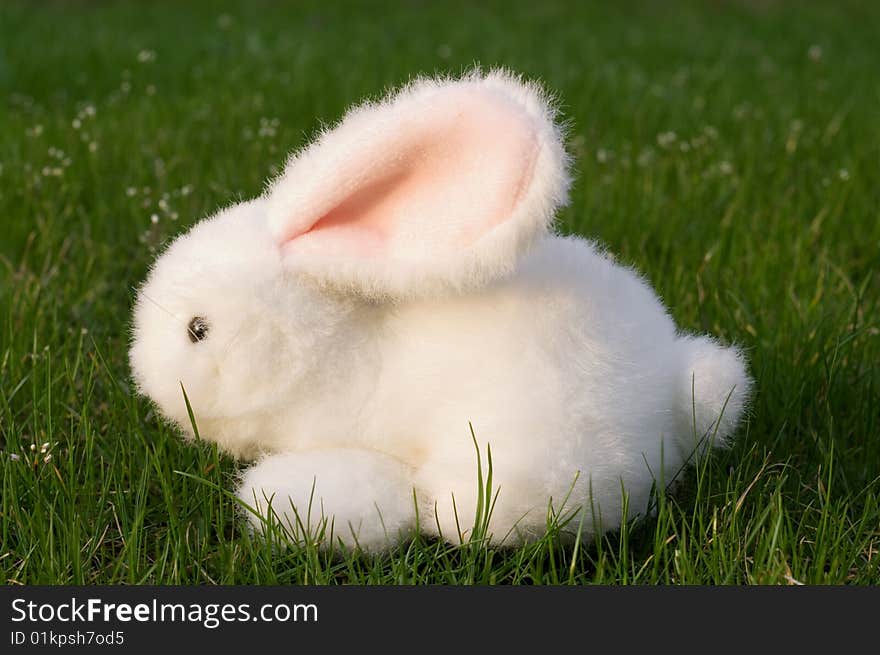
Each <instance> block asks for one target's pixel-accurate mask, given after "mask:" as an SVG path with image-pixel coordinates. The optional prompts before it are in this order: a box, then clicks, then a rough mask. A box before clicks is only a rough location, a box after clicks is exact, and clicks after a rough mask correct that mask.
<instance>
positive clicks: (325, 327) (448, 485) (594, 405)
mask: <svg viewBox="0 0 880 655" xmlns="http://www.w3.org/2000/svg"><path fill="white" fill-rule="evenodd" d="M568 185H569V176H568V157H567V155H566V152H565V149H564V146H563V138H562V135H561V133H560V129H559V127H558V126H557V124H556V123H555V116H554V110H553V108H552V106H551V104H550V103H549V102H548V99H547V97H546V96H545V95H544V94H543V93H542V92H541V90H540V89H539V88H538V87H537V86H535V85H534V84H531V83H526V82H523V81H522V80H520V79H519V78H518V77H515V76H513V75H511V74H509V73H506V72H503V71H494V72H491V73H488V74H482V73H479V72H474V73H471V74H469V75H467V76H465V77H463V78H461V79H452V80H449V79H438V80H428V79H421V80H418V81H416V82H414V83H412V84H410V85H408V86H406V87H405V88H403V89H401V90H399V91H397V92H395V93H393V94H391V95H389V96H388V97H387V98H386V99H384V100H382V101H380V102H368V103H365V104H363V105H361V106H359V107H357V108H355V109H353V110H351V111H349V112H348V113H347V114H346V116H345V117H344V118H343V119H342V121H341V122H340V123H339V124H338V125H337V126H336V127H335V128H333V129H331V130H329V131H325V132H324V133H322V134H321V135H320V136H319V137H318V138H317V139H316V140H315V141H314V142H313V143H312V144H311V145H309V146H308V147H306V148H305V149H303V150H302V151H300V152H299V153H297V154H295V155H293V156H292V157H291V158H290V160H289V161H288V162H287V165H286V168H285V170H284V172H283V174H281V175H280V176H279V177H278V178H277V179H276V180H274V182H272V183H271V185H270V186H269V187H268V189H267V191H266V192H265V193H264V194H263V195H262V196H261V197H259V198H257V199H254V200H251V201H248V202H243V203H240V204H237V205H234V206H232V207H228V208H226V209H223V210H222V211H220V212H218V213H217V214H216V215H214V216H212V217H211V218H208V219H206V220H204V221H202V222H200V223H198V224H197V225H196V226H195V227H193V228H192V229H191V230H190V231H189V232H188V233H187V234H185V235H183V236H181V237H180V238H178V239H177V240H176V241H174V242H173V243H172V244H171V246H170V247H169V248H168V249H167V250H166V251H165V252H164V253H163V254H162V256H161V257H160V258H159V259H158V261H156V263H155V265H154V266H153V269H152V271H151V273H150V275H149V278H148V279H147V281H146V282H145V284H144V285H143V286H142V288H141V290H140V292H139V295H138V299H137V303H136V306H135V310H134V334H133V342H132V345H131V353H130V359H131V365H132V368H133V371H134V375H135V379H136V381H137V384H138V387H139V388H140V390H141V391H142V392H143V393H145V394H146V395H148V396H149V397H150V398H152V399H153V401H154V402H155V403H156V404H157V405H158V407H159V408H160V409H161V411H162V412H163V413H164V414H165V415H166V416H167V417H168V418H170V419H171V420H173V421H174V422H176V423H177V424H178V425H180V426H181V428H182V429H183V430H185V431H187V432H191V431H192V428H191V425H190V420H189V416H188V411H187V407H186V403H185V401H184V395H183V393H182V390H181V385H182V386H183V388H184V389H185V391H186V394H187V396H188V398H189V401H190V404H191V407H192V410H193V412H194V416H195V419H196V425H197V426H198V429H199V432H200V434H201V436H202V437H203V438H206V439H210V440H213V441H216V442H217V443H218V444H219V445H220V447H222V448H223V449H224V450H226V451H227V452H229V453H231V454H233V455H235V456H239V457H243V458H257V461H256V463H255V464H254V465H253V466H252V467H251V468H250V469H248V470H247V471H246V472H245V473H244V475H243V478H242V480H241V484H240V488H239V490H238V494H239V496H240V497H241V498H242V499H243V500H244V501H245V502H246V503H247V504H249V505H250V506H252V507H254V508H256V509H257V510H258V511H259V512H260V513H262V514H266V513H267V512H269V505H270V503H271V507H272V511H273V512H274V514H275V515H276V516H277V518H278V519H280V520H281V522H282V523H283V524H285V525H286V526H287V527H288V528H289V530H290V532H291V538H292V539H294V540H296V539H299V538H301V532H302V531H303V530H307V531H311V530H313V529H315V528H316V527H317V526H318V522H319V521H321V520H322V517H323V518H324V519H328V520H330V521H331V522H332V526H333V534H334V540H333V541H334V543H330V542H329V540H328V541H327V542H325V544H324V546H325V547H330V548H332V547H336V546H338V545H339V544H340V543H341V544H343V545H345V546H348V547H352V546H357V547H360V548H362V549H364V550H366V551H377V550H383V549H386V548H389V547H391V546H393V545H394V544H395V543H397V542H398V541H399V540H400V539H402V538H405V537H406V536H407V535H408V534H411V533H412V531H413V530H414V529H415V527H416V521H417V515H418V524H419V526H420V529H421V530H422V531H423V532H425V533H426V534H430V535H439V536H441V537H442V538H445V539H447V540H451V541H458V540H459V539H460V538H462V537H465V538H467V535H468V531H469V529H471V528H472V527H473V526H474V519H475V514H476V512H477V505H478V501H477V491H478V484H477V451H476V450H475V444H474V441H473V439H472V436H471V430H470V428H469V423H470V424H472V425H473V430H474V432H475V434H476V437H477V439H478V441H479V443H480V444H483V445H485V444H486V443H488V444H489V445H490V447H491V452H492V459H493V466H494V472H493V476H494V481H493V488H494V489H495V490H497V493H498V495H497V500H496V504H495V506H494V508H493V511H492V514H491V521H490V522H489V525H488V532H489V533H490V534H491V537H490V539H491V540H492V542H493V543H501V542H503V543H504V544H512V545H515V544H518V543H522V542H523V541H526V540H529V539H534V538H536V537H538V536H540V535H541V534H543V533H544V532H545V530H546V527H547V520H548V511H552V512H553V513H554V514H556V515H559V516H570V517H573V519H572V520H571V521H569V523H568V524H567V527H566V528H565V529H566V530H569V531H572V532H573V531H576V530H578V529H582V530H583V532H584V533H585V537H589V536H590V535H592V534H595V533H596V532H598V531H599V530H601V529H607V528H616V527H618V526H619V524H620V520H621V519H622V518H623V516H622V515H623V511H624V510H623V508H624V507H627V508H628V515H629V516H632V515H635V514H637V513H640V512H644V511H645V509H646V506H647V504H648V501H649V497H650V494H651V490H652V486H653V485H654V484H655V481H656V482H657V483H658V484H659V483H660V482H661V481H665V482H670V481H671V480H672V478H673V477H674V476H675V474H676V473H677V472H678V471H680V469H681V467H682V466H683V464H684V463H685V462H687V461H688V459H689V458H690V456H691V455H692V454H694V453H697V454H699V453H700V452H702V451H703V450H705V448H703V447H702V446H703V445H705V444H707V443H709V442H710V441H712V443H713V444H714V445H718V444H723V443H724V442H725V440H727V439H728V437H729V436H730V435H731V434H732V433H733V431H734V430H735V428H736V426H737V423H738V421H739V419H740V416H741V414H742V412H743V408H744V405H745V403H746V401H747V399H748V394H749V390H750V386H751V382H750V379H749V377H748V375H747V373H746V370H745V365H744V360H743V357H742V355H741V354H740V352H739V351H738V350H736V349H735V348H732V347H723V346H721V345H719V344H718V343H716V342H715V341H713V340H712V339H711V338H707V337H696V336H687V335H681V334H679V333H677V331H676V328H675V325H674V324H673V322H672V320H671V319H670V317H669V315H668V314H667V313H666V311H665V310H664V308H663V306H662V305H661V303H660V301H659V300H658V299H657V297H656V296H655V294H654V293H653V292H652V290H651V289H650V288H649V287H648V285H647V284H645V282H644V281H643V280H642V279H641V278H640V277H639V276H638V274H636V273H635V272H633V271H632V270H631V269H628V268H625V267H623V266H620V265H618V264H615V263H614V262H613V261H612V259H611V258H610V257H609V256H607V255H605V254H604V253H602V252H601V250H599V249H598V248H597V247H596V245H594V244H593V243H591V242H589V241H585V240H583V239H580V238H577V237H571V236H569V237H564V236H558V235H556V234H555V233H554V232H553V230H552V222H553V218H554V212H555V211H556V209H557V208H558V207H560V205H562V204H563V203H565V202H566V199H567V192H568ZM713 440H714V441H713ZM485 467H486V461H485V451H484V455H483V470H484V472H485ZM623 491H625V493H626V495H627V496H628V503H627V504H626V505H624V503H623V497H624V494H623V493H622V492H623ZM551 508H552V509H551ZM252 519H253V521H254V522H255V524H257V525H259V524H260V523H261V520H260V518H259V517H256V516H254V517H252Z"/></svg>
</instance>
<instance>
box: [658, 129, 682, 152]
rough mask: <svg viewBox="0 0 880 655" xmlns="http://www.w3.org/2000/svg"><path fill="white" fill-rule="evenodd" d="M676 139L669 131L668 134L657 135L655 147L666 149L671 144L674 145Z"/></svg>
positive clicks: (674, 134)
mask: <svg viewBox="0 0 880 655" xmlns="http://www.w3.org/2000/svg"><path fill="white" fill-rule="evenodd" d="M677 138H678V135H677V134H676V133H675V132H673V131H671V130H670V131H668V132H661V133H660V134H658V135H657V145H659V146H660V147H661V148H668V147H669V146H671V145H672V144H673V143H675V140H676V139H677Z"/></svg>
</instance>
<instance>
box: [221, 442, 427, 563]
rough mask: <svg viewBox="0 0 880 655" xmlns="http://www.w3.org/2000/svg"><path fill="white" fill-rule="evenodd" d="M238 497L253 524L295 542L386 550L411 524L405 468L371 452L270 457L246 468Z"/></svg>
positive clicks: (412, 511) (412, 512) (409, 486)
mask: <svg viewBox="0 0 880 655" xmlns="http://www.w3.org/2000/svg"><path fill="white" fill-rule="evenodd" d="M237 494H238V497H239V498H240V499H241V500H242V501H243V502H244V503H245V504H246V505H247V506H249V507H250V508H253V510H255V511H249V512H248V517H249V519H250V522H251V524H252V525H253V527H254V528H255V529H256V530H257V531H260V532H265V530H266V528H267V526H268V524H270V523H275V524H277V525H279V526H280V527H281V528H282V529H283V530H284V532H285V533H286V535H287V536H288V537H289V538H290V540H291V541H292V542H294V543H303V542H312V543H315V544H317V545H318V546H319V547H321V548H325V549H332V548H334V547H335V546H338V545H339V544H342V545H343V546H344V547H346V548H348V549H353V548H359V549H360V550H363V551H365V552H377V551H382V550H387V549H388V548H389V547H391V546H393V545H394V544H395V543H397V542H398V541H400V540H402V539H404V538H406V537H407V536H408V535H409V534H411V533H412V532H413V530H414V529H415V526H416V503H415V501H414V496H413V484H412V479H411V474H410V471H409V470H408V469H407V468H406V466H404V465H403V464H402V463H401V462H400V461H398V460H396V459H394V458H392V457H389V456H387V455H383V454H380V453H378V452H375V451H371V450H358V449H332V450H329V449H328V450H317V451H306V452H290V453H280V454H274V455H268V456H266V457H264V458H263V459H261V460H260V461H259V462H257V463H256V464H255V465H254V466H252V467H251V468H249V469H248V470H247V471H245V473H244V475H243V477H242V481H241V484H240V486H239V488H238V492H237Z"/></svg>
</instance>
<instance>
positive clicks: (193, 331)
mask: <svg viewBox="0 0 880 655" xmlns="http://www.w3.org/2000/svg"><path fill="white" fill-rule="evenodd" d="M208 330H209V326H208V321H206V320H205V319H204V318H202V317H201V316H193V319H192V320H191V321H190V322H189V326H188V327H187V332H188V333H189V340H190V341H192V342H193V343H195V342H196V341H201V340H202V339H204V338H205V337H207V336H208Z"/></svg>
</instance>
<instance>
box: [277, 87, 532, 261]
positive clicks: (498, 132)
mask: <svg viewBox="0 0 880 655" xmlns="http://www.w3.org/2000/svg"><path fill="white" fill-rule="evenodd" d="M377 111H382V109H379V110H377ZM366 141H367V143H366V144H365V145H364V147H363V148H361V149H359V150H357V151H356V153H355V154H354V155H353V156H352V157H350V158H348V159H346V160H345V161H343V162H341V164H340V166H339V167H338V169H337V170H336V171H335V172H334V178H335V179H334V180H333V181H332V183H331V187H330V193H329V194H328V195H329V196H330V197H328V198H326V199H325V200H326V201H325V202H321V203H319V206H323V207H324V208H326V209H324V210H322V211H319V212H318V213H317V214H316V215H315V216H314V218H313V219H312V220H308V219H307V218H306V217H302V218H301V219H299V220H297V221H296V222H297V223H298V224H300V225H309V224H311V228H310V229H308V230H307V231H306V232H304V233H300V234H299V235H297V236H294V237H293V238H291V239H289V240H287V242H286V243H285V254H287V255H293V254H295V253H297V252H302V253H314V254H317V253H322V254H324V255H326V256H329V257H334V258H335V257H389V258H393V259H404V260H411V259H423V258H425V257H429V256H430V255H431V254H432V253H436V252H437V251H438V250H440V251H442V250H450V249H460V248H463V247H466V246H468V245H469V244H471V243H473V242H474V241H476V240H477V239H478V238H479V237H480V236H482V235H483V234H485V233H486V232H488V231H489V230H490V229H492V228H493V227H495V226H496V225H498V224H500V223H502V222H504V221H505V220H506V219H507V218H509V217H510V216H511V214H512V213H513V210H514V208H515V207H516V205H517V202H518V201H519V199H520V197H521V195H522V194H523V192H524V190H525V188H526V187H527V186H528V184H529V182H530V181H531V177H532V171H533V168H534V164H535V160H536V158H537V154H538V153H537V150H538V148H537V138H536V135H535V133H534V130H533V128H532V126H531V124H530V122H529V119H528V117H527V116H526V115H525V113H524V112H522V110H520V109H519V108H518V107H515V106H512V105H511V104H510V103H509V101H507V100H506V99H504V98H501V97H497V96H495V95H493V94H491V93H490V92H488V91H486V90H479V89H460V90H457V91H456V92H454V93H447V94H442V95H439V96H438V97H437V98H436V99H435V101H434V102H431V103H430V104H427V103H425V104H424V105H423V106H422V107H421V108H420V111H419V112H418V113H416V114H415V115H405V116H400V117H399V120H393V121H388V122H386V123H384V124H383V125H382V126H381V127H380V128H379V129H377V130H376V132H375V133H374V134H371V135H369V138H367V139H366ZM298 163H304V162H298ZM325 188H326V187H325ZM313 207H314V205H313ZM303 219H305V220H303Z"/></svg>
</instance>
